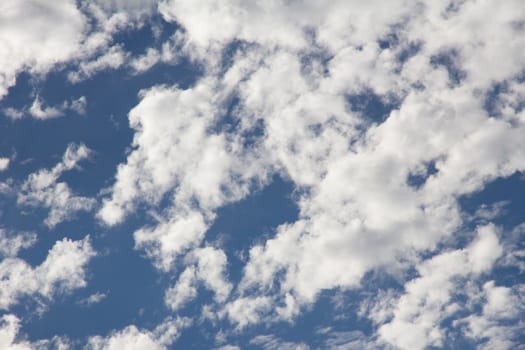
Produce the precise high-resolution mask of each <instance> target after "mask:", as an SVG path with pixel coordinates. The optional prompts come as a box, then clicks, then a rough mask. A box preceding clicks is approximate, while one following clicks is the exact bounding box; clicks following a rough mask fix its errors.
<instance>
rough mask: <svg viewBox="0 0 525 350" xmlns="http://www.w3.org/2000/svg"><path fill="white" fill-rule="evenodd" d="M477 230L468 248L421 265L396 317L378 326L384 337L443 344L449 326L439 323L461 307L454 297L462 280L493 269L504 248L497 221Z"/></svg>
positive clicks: (401, 343) (399, 343)
mask: <svg viewBox="0 0 525 350" xmlns="http://www.w3.org/2000/svg"><path fill="white" fill-rule="evenodd" d="M477 234H478V236H477V238H476V240H474V241H473V242H472V243H471V244H470V245H469V246H468V247H466V248H465V249H463V250H455V251H448V252H443V253H440V254H439V255H437V256H434V257H432V258H431V259H428V260H426V261H424V262H422V263H421V264H420V265H418V266H417V270H418V273H419V275H420V277H418V278H415V279H413V280H411V281H409V282H408V283H407V284H406V285H405V293H404V294H403V295H401V296H400V297H399V299H398V300H397V302H396V303H395V304H394V305H393V307H394V310H393V314H392V319H391V320H389V321H388V322H386V323H384V324H382V325H381V326H380V327H379V329H378V334H379V337H380V339H381V340H382V341H384V342H386V343H389V344H392V345H394V346H396V347H398V348H400V349H414V350H415V349H425V348H427V347H429V346H437V347H442V346H443V340H444V338H445V336H444V332H445V330H444V329H442V328H441V327H440V326H439V324H440V323H441V321H442V320H443V319H445V318H446V317H448V316H452V315H453V314H454V313H455V312H457V311H458V310H459V309H460V305H458V304H457V303H455V302H454V301H453V295H454V293H457V287H458V286H457V283H458V280H461V279H464V278H472V277H474V279H475V278H476V276H477V275H478V274H480V273H486V272H489V271H490V269H491V268H492V266H493V264H494V263H495V261H496V259H498V258H499V257H500V256H501V254H502V252H503V251H502V247H501V245H500V244H499V240H498V237H497V235H496V232H495V227H494V226H493V225H488V226H483V227H479V228H478V230H477Z"/></svg>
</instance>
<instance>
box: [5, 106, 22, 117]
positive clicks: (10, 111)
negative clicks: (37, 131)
mask: <svg viewBox="0 0 525 350" xmlns="http://www.w3.org/2000/svg"><path fill="white" fill-rule="evenodd" d="M3 112H4V115H5V116H6V117H8V118H9V119H11V120H17V119H22V118H23V117H24V112H23V111H21V110H19V109H16V108H13V107H8V108H4V109H3Z"/></svg>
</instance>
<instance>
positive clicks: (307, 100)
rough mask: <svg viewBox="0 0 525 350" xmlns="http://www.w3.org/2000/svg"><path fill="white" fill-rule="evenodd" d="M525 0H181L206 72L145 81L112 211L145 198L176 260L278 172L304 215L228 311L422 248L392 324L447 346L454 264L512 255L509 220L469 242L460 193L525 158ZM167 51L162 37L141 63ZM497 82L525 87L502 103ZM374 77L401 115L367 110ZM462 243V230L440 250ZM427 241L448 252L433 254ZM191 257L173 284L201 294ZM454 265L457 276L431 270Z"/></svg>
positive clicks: (166, 252)
mask: <svg viewBox="0 0 525 350" xmlns="http://www.w3.org/2000/svg"><path fill="white" fill-rule="evenodd" d="M522 7H523V5H522V4H521V2H519V1H511V2H510V3H509V4H508V5H507V6H505V8H504V9H502V8H501V6H499V5H498V3H497V2H495V1H484V2H469V1H466V2H458V3H454V4H453V5H451V4H450V2H449V1H435V2H432V3H424V4H423V3H420V2H410V1H401V0H400V1H391V2H388V4H384V3H383V2H379V1H368V2H366V3H363V2H358V1H355V2H348V1H332V2H330V3H329V4H323V5H322V6H321V5H320V4H319V2H317V1H272V2H257V3H247V2H242V1H236V0H232V1H226V2H224V1H221V2H220V4H219V2H213V1H211V2H209V1H207V2H203V1H185V0H171V1H168V0H166V1H162V2H161V3H160V4H159V7H158V9H159V11H160V13H161V14H162V16H163V18H164V19H165V20H166V21H170V22H176V23H177V24H180V25H181V26H182V27H183V28H184V30H183V31H180V32H179V33H178V34H177V35H176V38H175V39H176V43H177V45H179V48H180V50H181V51H182V52H183V53H184V54H185V55H187V56H189V57H190V58H191V59H192V60H193V61H194V62H196V63H198V64H201V66H202V67H204V68H203V69H204V77H203V78H202V79H200V80H199V81H198V82H197V83H195V84H194V85H193V86H191V87H189V88H186V89H182V88H180V87H169V86H156V87H152V88H150V89H148V90H145V91H143V92H141V94H140V99H141V100H140V103H139V104H138V105H137V106H135V107H134V108H133V109H132V110H131V111H130V113H129V120H130V126H131V127H132V128H133V129H134V132H135V136H134V140H133V144H132V146H133V151H131V152H130V154H129V155H128V157H127V159H126V161H125V162H124V163H122V164H120V165H119V167H118V170H117V173H116V176H115V183H114V185H113V186H112V187H111V189H110V193H109V195H108V196H107V198H105V199H104V201H103V206H102V208H101V210H100V211H99V212H98V217H99V218H100V219H101V220H102V221H103V222H104V223H106V224H108V225H116V224H119V223H121V222H123V220H125V218H126V216H127V215H128V214H130V213H131V212H133V211H135V210H137V208H139V205H145V206H146V207H147V208H148V209H151V210H153V211H159V212H160V214H158V215H155V217H156V219H157V224H154V225H151V226H148V227H143V228H140V229H138V230H137V231H135V233H134V238H135V245H136V248H137V249H143V250H145V251H146V253H147V255H148V256H149V257H150V258H152V260H153V261H154V263H155V265H156V266H157V267H158V268H159V269H161V270H164V271H170V270H171V269H173V265H174V263H175V261H177V257H179V256H181V255H184V254H187V253H188V252H190V251H192V250H194V249H200V248H201V247H202V244H203V241H204V238H205V235H206V231H207V229H208V228H209V227H210V225H211V223H212V222H213V220H214V218H215V215H216V210H217V209H218V208H220V207H222V206H224V205H225V204H228V203H232V202H236V201H239V200H240V199H242V198H244V197H246V196H247V195H249V193H251V192H252V191H253V190H254V189H258V188H260V187H261V186H264V185H265V184H266V183H267V182H268V179H269V178H271V177H270V176H271V175H274V174H279V175H281V176H282V177H285V178H286V179H289V181H291V182H292V183H293V185H294V187H295V189H297V190H298V193H299V195H298V196H297V201H296V204H297V206H298V208H299V211H300V213H299V218H298V220H297V221H295V222H291V223H287V224H283V225H281V226H279V227H278V228H277V229H276V232H275V235H274V236H273V237H271V238H270V239H268V240H267V241H265V242H258V243H257V244H255V245H254V246H252V247H251V249H250V250H249V253H248V259H247V262H246V266H245V267H244V271H243V277H242V281H241V283H240V284H239V285H238V286H237V287H236V288H232V289H233V290H234V293H233V295H234V296H233V297H231V296H230V298H229V299H228V298H225V299H224V301H226V304H224V305H223V308H222V309H221V312H220V313H219V314H220V315H222V316H223V317H228V318H229V319H230V320H231V321H232V322H233V323H235V324H237V326H238V327H239V328H242V327H244V326H246V325H249V324H252V323H258V322H261V321H268V320H292V319H293V318H294V317H296V316H297V315H298V314H299V313H300V311H301V309H302V308H303V307H305V306H307V305H311V304H312V303H314V302H315V301H316V300H317V297H318V295H319V294H320V293H321V291H323V290H326V289H333V288H341V289H343V290H344V289H348V288H359V287H360V286H361V282H362V279H363V277H364V276H365V275H366V273H368V272H370V271H372V270H377V269H380V270H381V271H385V272H386V273H397V272H398V271H400V270H406V269H408V268H410V267H413V268H415V269H416V270H417V271H418V272H419V273H420V277H419V278H417V279H415V280H413V281H411V282H408V283H407V285H406V293H405V294H403V295H402V296H399V297H397V296H396V295H391V294H389V299H388V300H387V302H385V303H384V304H385V305H386V306H385V308H387V306H392V305H397V306H396V307H397V309H395V308H394V309H395V310H397V311H392V312H393V313H392V314H391V317H393V319H391V320H390V321H388V320H387V319H383V320H382V321H381V322H380V323H379V324H378V327H380V330H379V333H378V334H379V335H380V336H381V339H383V340H384V341H385V342H388V343H392V344H395V345H398V346H400V347H405V348H410V347H415V348H423V347H425V346H427V345H440V344H441V341H442V339H443V335H442V332H441V331H440V329H439V327H438V326H437V324H438V323H439V322H440V320H442V319H443V317H445V316H446V315H449V313H451V312H453V311H454V304H453V303H450V298H451V296H450V295H451V290H452V288H453V286H454V283H453V280H454V278H465V279H467V278H472V279H476V278H478V277H480V276H482V275H483V274H484V273H485V272H487V271H488V270H490V268H491V267H492V265H493V264H494V262H495V261H496V259H497V258H498V257H499V256H500V255H501V254H502V250H501V248H500V245H501V244H500V242H499V239H498V237H497V234H496V233H495V229H494V227H493V226H490V225H488V226H483V227H481V228H479V229H478V235H479V238H478V239H477V240H476V241H475V242H473V243H472V244H471V245H470V246H468V247H467V248H465V249H463V250H457V249H455V248H457V247H455V246H454V242H455V240H456V239H455V236H456V234H458V233H459V232H460V231H461V230H463V229H464V227H463V225H464V224H465V222H467V221H468V220H469V219H470V218H468V217H467V216H466V215H465V214H464V213H463V212H462V208H461V206H460V203H459V201H458V198H460V197H462V196H464V195H469V194H472V193H475V192H478V191H481V190H482V189H483V188H484V186H485V185H486V184H487V183H488V182H489V181H492V180H495V179H498V178H505V177H508V176H511V175H512V174H514V173H516V172H523V171H524V170H525V151H524V150H525V141H524V140H525V139H524V138H523V134H524V133H525V124H524V120H525V119H524V118H523V111H522V108H521V107H520V106H521V105H522V103H523V79H520V78H519V74H522V72H523V71H524V70H525V56H524V52H525V43H524V42H523V41H522V40H519V38H520V36H521V34H523V33H522V32H523V29H522V28H521V27H520V26H516V25H515V23H523V21H524V20H525V18H524V15H523V13H524V12H523V11H517V10H516V9H521V8H522ZM371 22H373V23H374V25H373V26H372V25H370V23H371ZM513 23H514V24H513ZM520 28H521V29H520ZM458 33H459V34H458ZM158 55H159V53H158V52H156V51H150V52H149V53H147V54H146V56H144V57H143V58H142V59H141V60H138V61H136V63H135V66H136V67H135V69H136V70H143V69H147V67H150V66H151V65H152V64H153V63H154V62H156V61H157V60H158V59H159V58H158V57H159V56H158ZM496 83H502V84H503V83H504V84H508V86H509V88H508V89H507V90H505V92H504V93H503V94H500V96H497V98H496V101H495V102H494V103H492V102H491V103H492V104H493V108H492V110H488V109H487V99H488V96H489V95H490V92H491V89H492V88H493V85H494V84H496ZM363 95H367V96H373V97H374V99H375V100H376V102H374V103H375V104H377V105H379V106H380V107H382V108H384V109H385V111H384V113H383V115H381V116H374V115H372V114H373V113H372V112H370V111H367V110H366V108H365V109H364V110H362V109H363V108H362V104H363V101H360V99H361V98H362V96H363ZM365 104H366V103H365ZM520 108H521V109H520ZM360 109H361V110H360ZM161 203H162V206H161ZM165 203H168V205H167V207H164V205H165ZM498 214H499V213H498V212H497V211H493V212H490V213H489V212H487V211H485V212H483V211H479V212H478V214H477V216H478V217H479V218H482V219H483V220H485V222H486V221H490V220H491V219H493V218H494V217H495V216H496V215H498ZM447 244H452V246H453V247H454V248H451V249H449V250H446V251H445V252H439V251H437V250H439V249H441V247H442V246H443V245H447ZM422 253H430V254H433V255H434V258H432V259H430V260H425V261H423V262H422V261H421V259H420V255H421V254H422ZM190 255H191V254H190ZM184 263H185V264H186V265H185V268H186V269H185V270H184V271H183V272H182V274H181V275H180V277H179V281H178V282H177V284H176V285H175V286H174V287H172V288H171V289H169V292H168V293H167V297H166V301H167V303H168V305H172V307H173V308H174V309H177V308H179V307H181V306H182V305H184V303H185V302H187V301H188V300H190V299H191V298H193V297H195V295H196V293H197V287H196V286H197V280H198V274H199V272H198V271H199V267H198V263H197V264H195V263H194V262H191V261H184ZM452 263H453V264H454V266H449V265H448V264H452ZM458 266H461V267H463V270H462V271H458V270H457V267H458ZM434 272H435V273H434ZM440 284H444V285H445V286H446V288H444V289H443V290H442V291H441V294H440V293H437V295H434V293H433V292H432V291H429V289H428V288H427V287H428V286H429V285H432V286H434V285H440ZM224 285H226V284H224ZM217 286H218V285H217ZM213 288H216V287H213ZM220 288H221V289H222V287H220ZM432 298H435V299H432ZM427 301H428V303H426V302H427ZM420 302H422V303H423V304H421V303H420ZM411 305H414V306H413V310H412V309H411V308H412V306H411ZM405 308H409V309H410V310H411V311H410V310H409V311H407V310H406V309H405ZM380 309H381V308H376V316H377V317H378V318H381V317H386V316H384V315H386V314H388V312H385V313H381V312H380V311H381V310H380ZM383 311H384V310H383ZM381 315H383V316H381ZM418 315H419V316H418ZM417 317H421V318H422V321H424V322H421V323H420V325H419V326H415V325H414V324H415V321H414V319H416V318H417ZM423 318H424V319H423ZM418 327H419V328H418ZM405 329H414V332H415V333H414V334H415V336H414V337H413V338H412V339H407V337H406V336H403V334H404V333H403V332H402V331H403V330H405ZM472 334H474V333H472ZM405 335H406V334H405Z"/></svg>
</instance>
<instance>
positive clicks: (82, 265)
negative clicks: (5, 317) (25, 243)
mask: <svg viewBox="0 0 525 350" xmlns="http://www.w3.org/2000/svg"><path fill="white" fill-rule="evenodd" d="M93 256H95V252H94V251H93V249H92V247H91V243H90V240H89V237H88V236H86V238H84V239H83V240H81V241H72V240H70V239H67V238H64V239H63V240H60V241H57V242H56V243H55V244H54V246H53V247H52V248H51V249H50V250H49V252H48V254H47V257H46V259H45V260H44V261H43V262H42V263H41V264H40V265H38V266H36V267H32V266H30V265H29V264H28V263H27V262H25V261H24V260H22V259H20V258H17V257H9V256H8V257H6V258H4V259H3V260H2V261H0V309H3V310H8V309H9V308H10V307H11V306H12V305H15V304H17V303H18V302H19V301H20V300H21V298H22V297H25V296H28V297H31V298H33V299H34V300H37V301H40V299H42V298H43V299H42V300H41V301H43V302H46V301H47V300H52V298H53V297H54V296H55V295H56V294H64V293H69V292H71V291H73V290H75V289H78V288H81V287H84V286H85V285H86V280H85V275H86V265H87V263H88V262H89V261H90V259H91V258H92V257H93Z"/></svg>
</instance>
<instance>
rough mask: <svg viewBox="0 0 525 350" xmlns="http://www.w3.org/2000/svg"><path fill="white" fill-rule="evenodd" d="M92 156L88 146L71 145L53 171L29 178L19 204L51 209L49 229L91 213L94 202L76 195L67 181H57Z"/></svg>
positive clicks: (21, 192)
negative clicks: (76, 215) (75, 216)
mask: <svg viewBox="0 0 525 350" xmlns="http://www.w3.org/2000/svg"><path fill="white" fill-rule="evenodd" d="M89 154H90V150H89V148H87V147H86V146H85V145H75V144H71V145H69V146H68V148H67V149H66V151H65V153H64V155H63V157H62V161H61V162H60V163H58V164H57V165H55V166H54V167H53V168H52V169H43V170H39V171H38V172H36V173H32V174H30V175H29V176H28V178H27V180H26V181H25V182H24V183H23V184H22V188H21V191H20V192H19V193H18V196H17V203H18V204H19V205H24V206H32V207H44V208H49V215H48V217H47V218H46V219H45V221H44V223H45V224H46V225H47V226H48V227H54V226H56V225H57V224H59V223H60V222H62V221H65V220H68V219H70V218H71V217H73V216H74V215H75V214H76V213H77V212H79V211H89V210H91V209H92V208H93V206H94V205H95V203H96V201H95V199H93V198H88V197H81V196H76V195H75V194H74V193H73V192H72V191H71V189H70V188H69V186H68V185H67V184H66V183H65V182H58V179H59V178H60V176H61V175H62V173H63V172H65V171H68V170H72V169H74V168H75V167H77V163H78V162H79V161H81V160H83V159H86V158H87V157H89Z"/></svg>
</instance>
